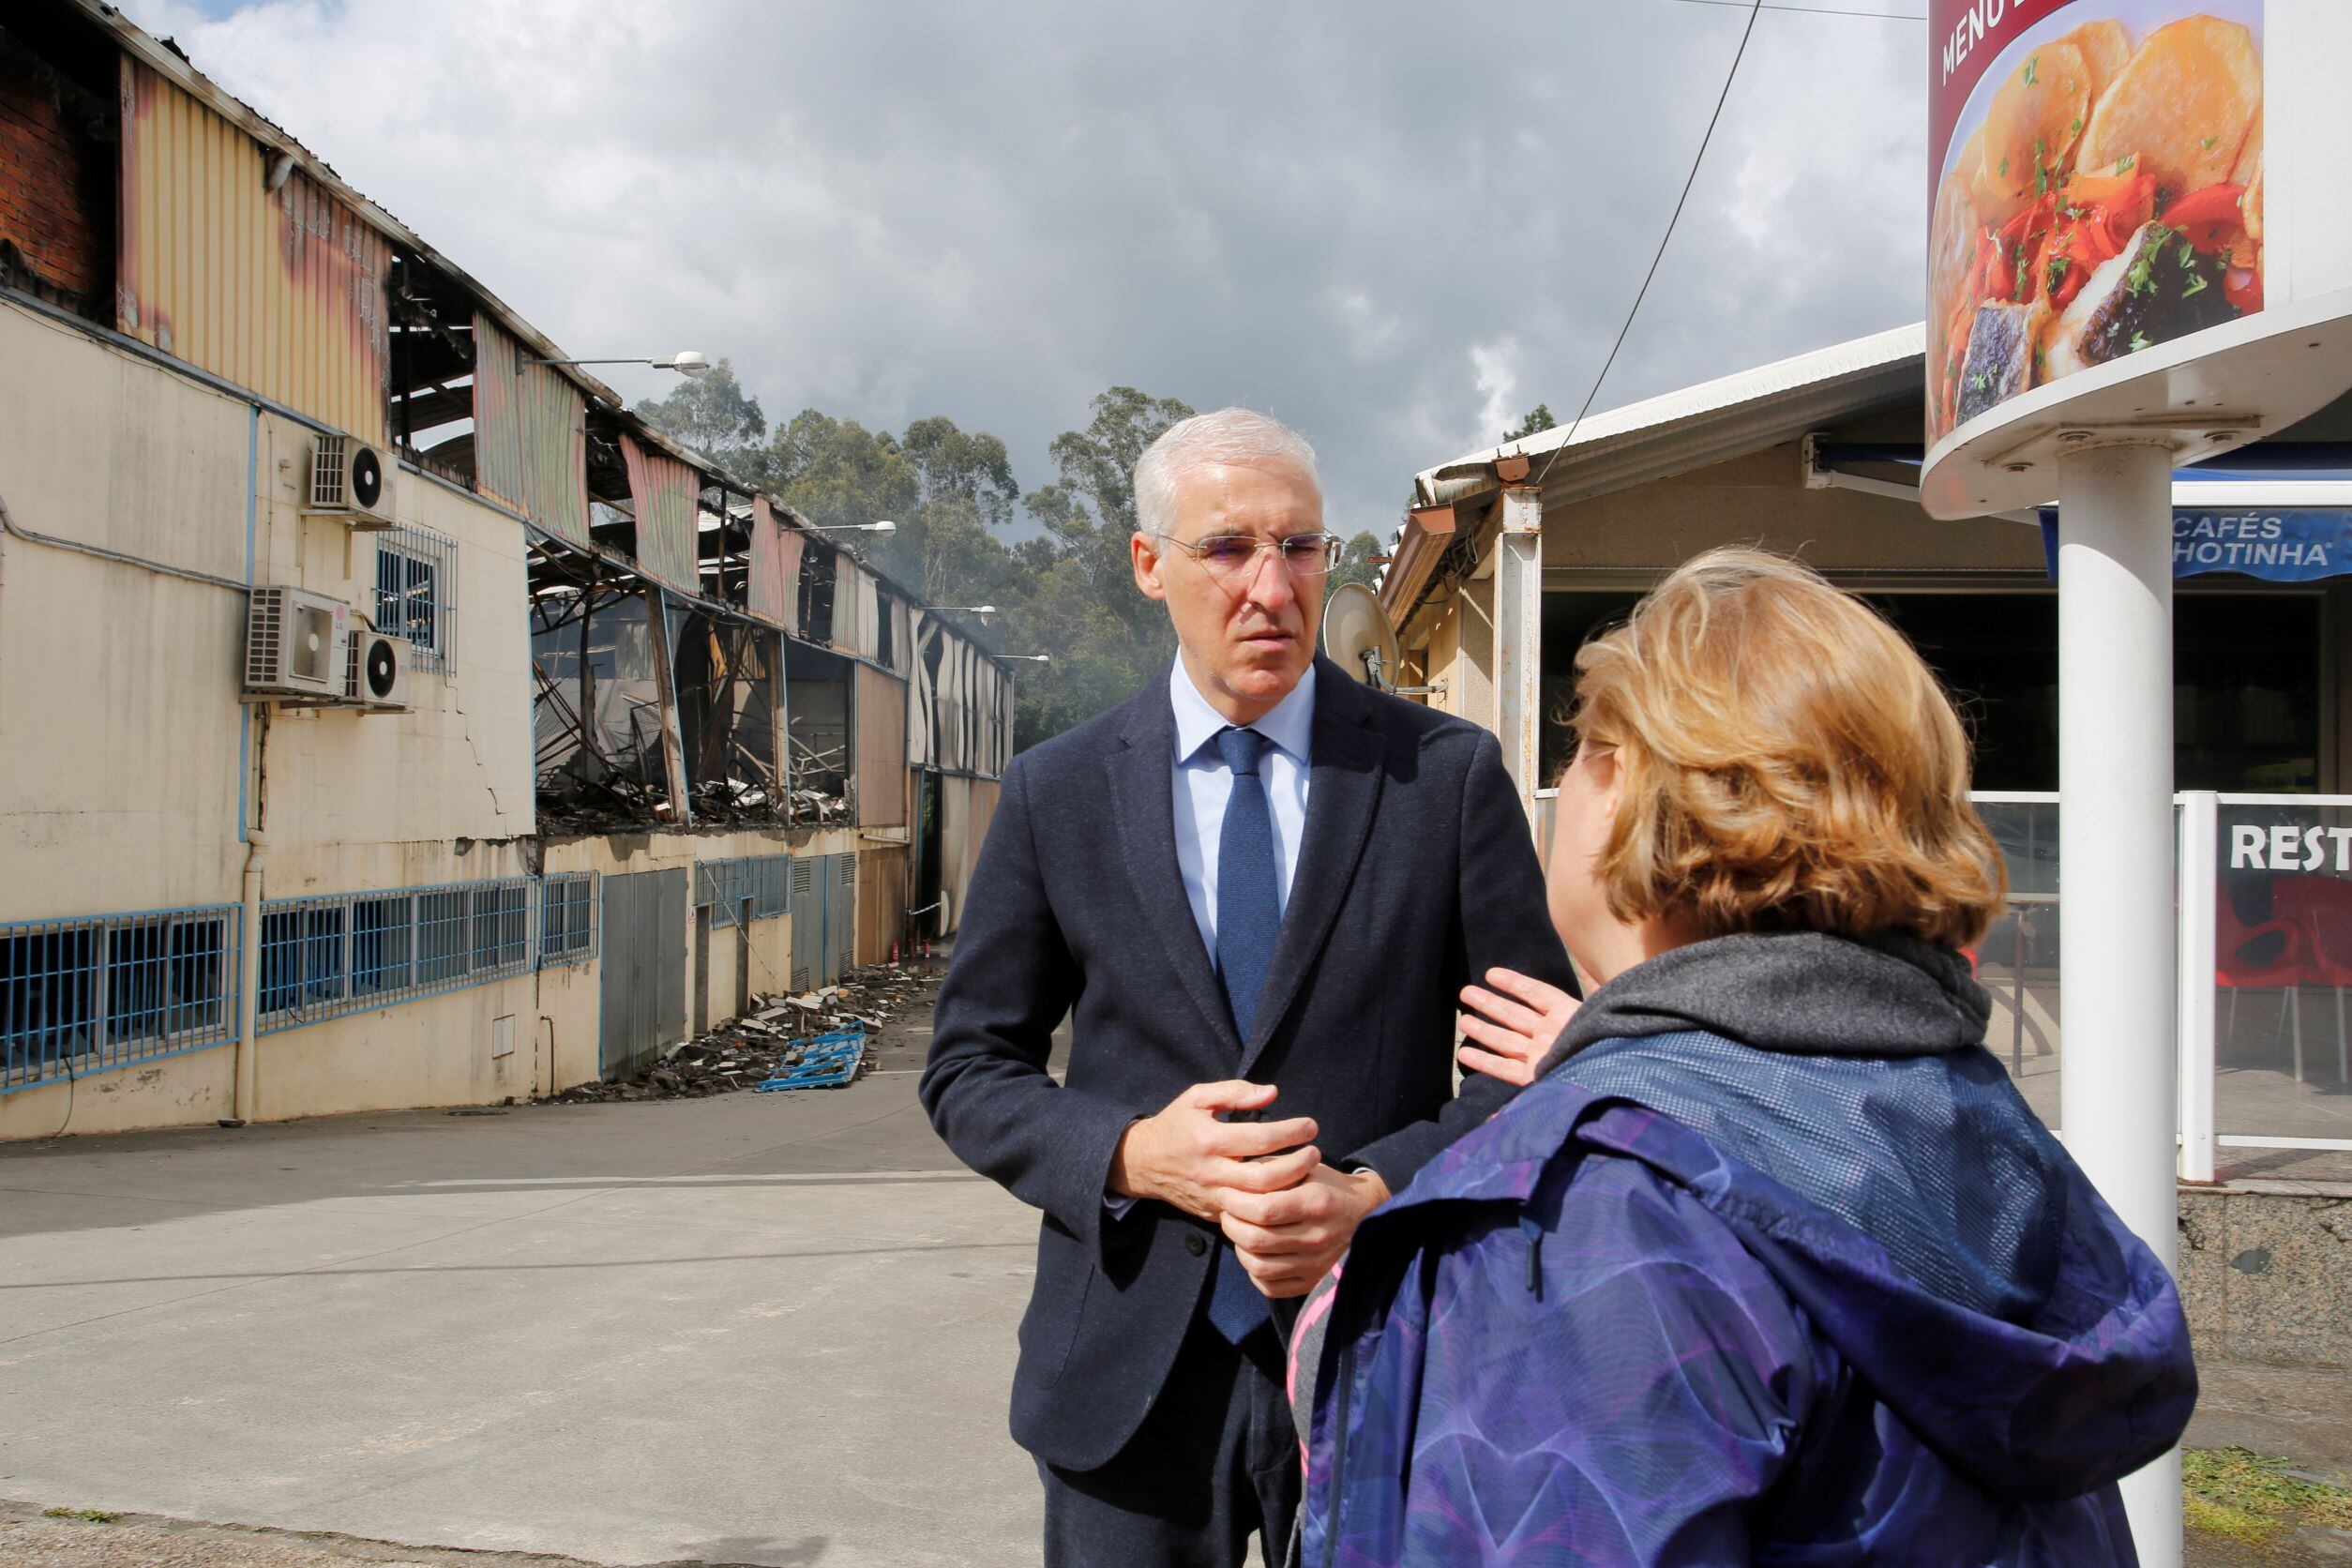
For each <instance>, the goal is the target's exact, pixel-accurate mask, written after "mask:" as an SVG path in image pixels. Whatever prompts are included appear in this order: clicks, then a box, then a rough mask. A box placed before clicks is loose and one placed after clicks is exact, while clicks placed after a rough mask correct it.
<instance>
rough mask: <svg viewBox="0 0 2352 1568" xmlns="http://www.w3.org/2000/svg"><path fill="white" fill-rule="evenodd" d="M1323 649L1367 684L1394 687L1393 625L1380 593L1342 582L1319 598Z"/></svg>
mask: <svg viewBox="0 0 2352 1568" xmlns="http://www.w3.org/2000/svg"><path fill="white" fill-rule="evenodd" d="M1323 652H1324V653H1325V654H1326V655H1328V656H1330V658H1331V660H1332V662H1333V663H1334V664H1336V665H1338V666H1339V668H1340V669H1342V670H1345V671H1347V672H1348V673H1349V674H1350V675H1353V676H1354V677H1355V678H1356V679H1357V680H1359V681H1362V682H1363V683H1364V685H1366V686H1373V687H1376V688H1377V689H1379V690H1381V691H1394V690H1395V689H1396V666H1397V663H1398V660H1399V653H1398V649H1397V646H1396V628H1395V627H1394V626H1390V625H1389V624H1388V611H1385V610H1383V609H1381V608H1380V596H1379V595H1378V594H1375V593H1374V592H1372V590H1371V589H1369V588H1366V587H1365V586H1364V584H1363V583H1361V582H1349V583H1343V584H1342V585H1341V586H1339V587H1337V588H1334V589H1333V590H1332V591H1331V595H1330V596H1329V597H1327V598H1326V599H1324V601H1323Z"/></svg>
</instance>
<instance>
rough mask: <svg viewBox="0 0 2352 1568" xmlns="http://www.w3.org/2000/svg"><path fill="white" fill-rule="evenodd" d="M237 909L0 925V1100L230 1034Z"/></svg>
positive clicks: (232, 1034)
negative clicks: (53, 1081)
mask: <svg viewBox="0 0 2352 1568" xmlns="http://www.w3.org/2000/svg"><path fill="white" fill-rule="evenodd" d="M242 913H243V912H242V911H240V910H239V909H238V908H237V906H235V905H234V904H216V905H210V906H206V907H203V908H198V909H188V910H173V911H169V912H154V913H147V914H118V915H104V916H98V917H96V918H91V919H79V920H34V921H24V922H20V923H17V924H14V925H6V926H0V1093H8V1091H10V1090H14V1089H21V1088H23V1087H25V1086H27V1085H29V1084H33V1083H38V1082H42V1081H45V1080H47V1079H49V1078H57V1077H62V1076H68V1075H70V1074H79V1073H90V1072H103V1071H105V1070H107V1069H109V1068H113V1067H121V1066H127V1065H128V1064H130V1063H137V1062H146V1061H151V1060H153V1059H155V1058H157V1057H160V1056H170V1055H173V1054H174V1053H176V1052H179V1051H183V1050H194V1049H198V1048H203V1047H204V1046H208V1045H214V1044H217V1043H219V1042H220V1041H222V1040H227V1039H233V1038H234V1037H235V1034H236V1027H237V981H238V959H237V931H238V924H239V917H240V915H241V914H242Z"/></svg>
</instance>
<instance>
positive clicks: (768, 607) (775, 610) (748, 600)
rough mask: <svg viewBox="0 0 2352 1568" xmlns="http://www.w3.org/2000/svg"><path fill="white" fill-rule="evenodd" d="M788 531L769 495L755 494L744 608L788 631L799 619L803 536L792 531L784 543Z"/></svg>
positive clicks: (752, 504) (752, 502) (752, 499)
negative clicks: (748, 577) (747, 583)
mask: <svg viewBox="0 0 2352 1568" xmlns="http://www.w3.org/2000/svg"><path fill="white" fill-rule="evenodd" d="M787 532H788V530H787V529H786V528H785V527H784V525H783V523H782V522H780V521H778V520H777V519H776V509H775V508H774V507H772V506H770V505H768V498H767V497H766V496H764V495H755V496H753V497H752V498H751V585H750V588H749V589H748V591H747V592H746V595H745V607H746V609H748V610H749V611H751V613H753V614H754V615H758V616H760V617H761V618H762V619H765V620H770V621H774V622H775V623H776V625H778V626H783V627H784V628H785V629H786V630H788V631H789V630H791V629H792V626H793V623H794V621H796V620H797V619H798V618H799V617H798V614H797V611H798V610H799V608H800V606H799V600H800V535H799V534H798V533H796V532H795V533H792V542H791V544H790V545H789V546H788V545H787V544H786V543H785V535H786V533H787ZM788 551H789V554H790V559H789V561H788V560H787V552H788Z"/></svg>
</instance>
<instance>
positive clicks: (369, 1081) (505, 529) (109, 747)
mask: <svg viewBox="0 0 2352 1568" xmlns="http://www.w3.org/2000/svg"><path fill="white" fill-rule="evenodd" d="M0 365H6V366H7V367H8V373H7V374H6V375H0V497H4V498H5V499H6V501H7V503H8V509H9V512H10V515H11V517H12V518H13V519H14V520H15V521H16V522H17V524H18V525H19V526H21V527H23V528H25V529H29V530H33V531H35V532H38V533H42V534H49V535H56V536H59V537H61V538H66V539H70V540H74V541H76V542H80V543H83V544H89V545H94V546H98V547H100V548H104V549H108V550H116V551H120V552H124V553H128V554H133V555H137V556H140V557H143V558H144V559H146V560H149V561H154V562H159V563H162V564H165V565H171V566H175V567H180V568H183V569H186V570H189V571H194V572H199V573H203V574H205V575H207V576H210V577H215V578H220V579H226V580H229V581H230V582H232V583H237V582H243V581H245V580H247V576H246V574H247V565H246V564H247V558H248V556H247V552H248V549H249V545H248V540H249V537H250V541H251V542H250V550H251V560H252V577H251V580H252V581H254V582H257V583H273V582H278V583H291V584H293V585H295V586H298V587H302V588H307V589H309V590H311V591H313V592H317V593H323V594H327V595H330V596H334V597H337V598H340V599H345V600H347V601H349V602H351V603H353V604H354V607H355V608H357V609H358V610H360V611H363V612H368V613H370V614H371V613H372V612H373V611H374V608H375V607H374V584H375V553H374V552H375V541H374V536H373V535H367V534H358V533H354V532H353V531H352V530H351V529H350V528H348V527H347V526H345V525H344V524H343V523H341V522H340V521H338V520H334V519H332V518H321V517H305V516H304V515H303V514H302V512H301V509H300V505H299V500H300V493H301V490H300V487H301V486H302V484H303V483H304V482H305V479H306V477H307V474H308V454H309V450H310V441H311V431H310V430H309V428H308V427H307V426H304V425H303V424H301V423H300V422H298V421H295V420H292V419H286V418H282V417H280V416H279V415H274V414H271V413H268V412H266V411H261V412H258V413H257V411H256V410H255V408H254V406H253V405H252V404H251V403H250V402H249V401H248V400H245V399H243V398H241V397H239V396H237V395H236V394H234V393H231V392H224V391H220V390H218V389H216V388H213V387H209V386H206V385H204V384H201V383H199V382H197V381H195V380H192V379H190V378H189V377H188V376H186V375H183V374H180V373H178V372H176V371H174V370H173V369H170V368H168V367H166V366H163V365H160V364H158V363H156V362H155V361H154V360H152V359H149V358H146V357H143V356H142V355H139V354H133V353H129V352H127V351H125V350H123V349H120V348H118V347H115V346H113V345H111V344H109V343H106V342H104V341H103V340H100V339H96V338H94V337H92V336H91V335H89V334H87V333H85V332H83V331H80V330H78V329H76V328H75V327H73V326H71V325H69V324H63V323H59V322H55V321H53V320H51V319H49V318H47V317H44V316H42V315H40V314H38V312H35V311H31V310H28V309H23V308H21V307H19V306H16V305H13V304H8V303H0ZM393 484H394V486H395V487H396V505H395V510H396V512H397V514H398V516H399V517H400V519H401V520H403V521H410V522H415V523H416V524H419V525H421V526H423V527H426V528H430V529H431V530H433V531H435V532H437V533H439V534H442V535H446V536H448V537H449V538H452V539H454V540H456V541H457V547H458V550H457V560H458V567H457V570H458V584H457V590H458V591H457V595H456V605H457V608H456V615H457V626H456V636H455V641H454V645H453V655H454V656H453V658H452V660H451V661H450V668H449V670H448V671H447V672H446V673H437V672H434V671H427V670H412V671H411V674H410V683H411V684H410V691H411V700H412V701H413V702H414V704H415V711H413V712H410V713H406V714H399V715H389V714H387V715H363V714H360V713H357V712H354V711H350V710H326V711H309V712H296V711H291V710H278V711H276V712H274V713H273V714H272V715H271V716H270V720H269V725H268V729H269V737H268V745H267V750H266V762H267V766H266V801H267V828H268V837H269V844H270V848H269V854H268V859H267V861H266V863H265V872H264V879H265V881H264V897H265V898H272V899H275V898H285V897H298V896H302V895H309V894H341V893H354V892H363V891H366V890H369V889H373V888H387V889H388V888H399V887H416V886H424V885H430V884H433V883H441V882H476V881H486V880H490V879H492V878H499V877H510V876H519V875H522V874H525V873H527V872H528V871H530V870H532V869H533V868H534V867H532V866H531V865H530V864H529V857H528V854H527V847H526V846H525V845H524V844H523V843H520V842H518V840H521V839H525V838H527V837H528V836H530V835H531V834H532V833H533V831H534V829H535V821H534V805H533V776H532V775H533V759H532V745H533V742H532V727H531V677H530V646H529V637H528V632H527V626H526V620H525V613H524V604H525V580H524V569H523V533H522V527H521V525H520V523H518V522H516V521H515V520H513V519H511V518H509V517H506V516H505V515H503V514H502V513H500V512H499V511H497V510H495V509H493V508H491V507H490V506H487V505H482V504H481V503H479V502H477V501H475V500H474V499H473V498H471V497H469V496H466V495H464V494H462V493H460V492H458V491H455V490H450V489H447V488H445V487H442V486H439V485H435V484H432V483H430V482H429V481H427V480H424V479H423V478H421V477H420V476H419V475H415V474H410V473H406V472H401V473H399V474H396V475H393ZM249 520H250V532H249ZM243 648H244V604H243V596H242V594H241V593H239V592H237V591H235V590H234V588H230V587H222V586H219V585H216V584H211V583H204V582H194V581H188V580H183V579H177V578H173V577H170V576H167V575H163V574H159V573H157V572H153V571H149V570H145V569H143V568H141V567H138V566H134V565H121V564H117V563H113V562H108V561H100V560H96V559H93V558H91V557H88V556H85V555H79V554H74V553H70V552H68V551H65V550H57V549H53V548H50V547H47V546H42V545H38V544H32V543H27V542H25V541H23V540H20V539H15V538H7V539H0V923H7V922H12V921H23V920H35V919H56V918H64V917H73V916H88V915H101V914H113V913H124V912H139V911H148V910H168V909H179V908H188V907H191V906H196V905H205V904H234V903H236V902H237V901H238V898H239V896H240V879H241V877H242V873H243V870H244V866H245V858H246V846H245V844H244V843H243V842H242V839H241V830H242V827H243V825H244V824H245V823H246V822H249V821H251V820H255V819H258V818H259V816H260V815H261V807H262V801H263V798H264V796H263V778H262V769H261V768H260V767H259V766H258V763H259V761H260V759H261V756H262V747H261V746H260V744H259V743H260V741H261V731H262V724H261V720H260V716H259V714H258V713H255V714H251V715H249V714H248V712H247V711H246V709H245V707H244V705H243V704H242V703H240V702H239V701H238V696H239V686H240V661H241V658H242V656H243ZM252 935H253V934H252V933H248V940H251V938H252ZM591 972H593V971H591ZM574 984H575V983H574V982H572V981H570V980H568V979H567V980H566V981H565V983H564V985H563V986H561V987H559V989H562V988H573V986H574ZM538 990H539V985H538V982H537V980H536V979H535V977H533V976H530V975H524V976H520V977H518V978H515V979H511V980H505V981H500V982H497V983H493V984H490V985H485V986H480V987H475V988H468V989H463V990H458V991H452V992H448V993H445V994H444V995H441V996H435V997H428V998H424V999H421V1000H418V1001H414V1002H408V1003H401V1004H400V1005H397V1006H393V1007H388V1008H384V1009H383V1010H381V1011H377V1012H367V1013H355V1014H352V1015H349V1016H346V1017H344V1018H337V1019H333V1020H330V1021H328V1022H324V1023H319V1024H313V1025H309V1026H308V1027H305V1028H301V1029H294V1030H289V1031H286V1032H283V1033H273V1034H267V1035H264V1036H263V1038H262V1040H261V1042H260V1047H259V1056H258V1063H259V1074H258V1087H259V1100H258V1103H257V1106H256V1109H257V1112H258V1114H260V1115H262V1116H264V1117H265V1118H273V1119H274V1118H279V1117H288V1116H298V1115H316V1114H322V1113H326V1112H333V1111H349V1110H366V1109H380V1108H392V1107H400V1106H427V1105H456V1104H469V1103H470V1104H479V1103H482V1102H484V1101H486V1100H494V1099H497V1098H499V1097H501V1096H503V1095H505V1094H509V1093H511V1094H518V1095H520V1094H527V1093H531V1092H532V1091H533V1089H534V1088H535V1087H541V1088H544V1087H549V1086H550V1085H548V1084H546V1083H545V1082H544V1078H546V1077H547V1076H548V1075H550V1074H551V1072H552V1069H553V1063H551V1062H550V1061H549V1060H548V1059H547V1053H546V1051H545V1050H544V1048H540V1049H539V1050H538V1052H537V1053H536V1054H534V1052H533V1050H532V1046H533V1043H534V1042H535V1041H536V1040H538V1039H540V1038H541V1037H542V1036H543V1034H544V1031H543V1029H542V1028H541V1026H540V1023H539V1017H538V1010H537V993H538ZM510 1013H511V1014H514V1015H516V1016H517V1027H516V1033H517V1035H518V1041H517V1044H518V1047H519V1049H518V1051H517V1052H516V1054H515V1055H513V1056H511V1057H504V1058H499V1057H493V1056H492V1055H491V1054H490V1042H491V1035H492V1024H493V1021H494V1020H495V1019H496V1018H498V1017H500V1016H501V1015H504V1014H510ZM233 1055H234V1048H233V1047H230V1046H227V1045H223V1046H219V1047H215V1048H208V1049H204V1050H200V1051H195V1052H192V1053H189V1054H187V1055H183V1056H176V1057H170V1058H165V1059H161V1060H158V1061H155V1062H150V1063H143V1064H142V1065H140V1066H137V1067H134V1068H130V1069H127V1070H122V1071H116V1072H109V1073H104V1074H99V1075H97V1076H90V1077H84V1078H83V1080H82V1081H81V1083H80V1084H79V1085H78V1086H74V1085H66V1084H49V1085H42V1086H38V1087H35V1088H32V1089H27V1090H23V1091H21V1092H19V1093H12V1094H7V1095H0V1138H12V1137H40V1136H47V1135H49V1134H52V1133H54V1132H56V1131H57V1130H59V1129H60V1127H68V1128H70V1130H72V1131H76V1132H83V1131H88V1132H96V1131H106V1130H115V1129H120V1128H126V1127H140V1126H161V1125H170V1124H173V1123H193V1122H204V1121H209V1120H211V1119H213V1118H215V1117H218V1116H222V1115H226V1114H228V1079H229V1074H230V1069H231V1062H232V1058H233ZM535 1077H537V1078H541V1079H542V1081H541V1082H539V1083H537V1084H535V1082H534V1078H535ZM68 1102H70V1108H69V1110H68Z"/></svg>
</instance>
